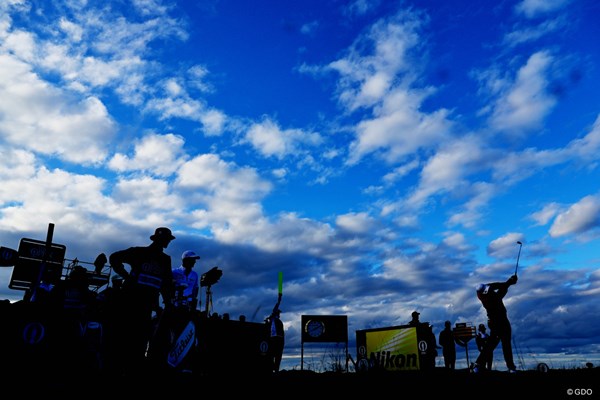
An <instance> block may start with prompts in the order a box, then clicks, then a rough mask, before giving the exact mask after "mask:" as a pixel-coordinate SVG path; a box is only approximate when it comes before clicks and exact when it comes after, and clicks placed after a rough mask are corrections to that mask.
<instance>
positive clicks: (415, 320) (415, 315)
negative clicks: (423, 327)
mask: <svg viewBox="0 0 600 400" xmlns="http://www.w3.org/2000/svg"><path fill="white" fill-rule="evenodd" d="M419 315H421V314H420V313H418V312H417V311H413V312H412V314H410V316H411V320H410V321H409V322H408V324H409V325H411V326H418V325H419V324H420V323H421V321H419Z"/></svg>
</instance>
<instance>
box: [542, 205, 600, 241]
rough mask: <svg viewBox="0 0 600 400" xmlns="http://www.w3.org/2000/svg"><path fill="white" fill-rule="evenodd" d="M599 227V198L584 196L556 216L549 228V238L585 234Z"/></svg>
mask: <svg viewBox="0 0 600 400" xmlns="http://www.w3.org/2000/svg"><path fill="white" fill-rule="evenodd" d="M598 226H600V197H599V196H585V197H584V198H582V199H581V200H579V201H578V202H577V203H575V204H573V205H572V206H571V207H569V208H568V209H567V210H566V211H565V212H562V213H560V214H558V216H557V217H556V219H555V220H554V223H553V224H552V226H551V227H550V236H552V237H560V236H565V235H572V234H582V233H586V232H588V231H590V230H592V229H597V228H598Z"/></svg>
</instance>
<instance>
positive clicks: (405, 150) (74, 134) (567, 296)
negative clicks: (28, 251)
mask: <svg viewBox="0 0 600 400" xmlns="http://www.w3.org/2000/svg"><path fill="white" fill-rule="evenodd" d="M599 12H600V5H598V4H597V2H595V1H591V0H589V1H587V0H581V1H575V0H571V1H569V0H547V1H539V0H524V1H502V2H498V1H479V2H475V3H474V2H471V1H458V0H456V1H455V0H451V1H443V2H442V1H439V2H436V1H417V0H415V1H369V0H357V1H327V2H323V1H313V0H306V1H301V2H295V1H256V2H245V1H196V2H187V1H180V2H176V1H169V2H163V1H159V0H133V1H106V0H105V1H81V0H79V1H62V0H57V1H52V2H47V1H26V0H7V1H3V2H2V3H1V4H0V155H1V158H2V160H3V162H2V163H1V164H0V178H1V180H2V185H0V245H2V246H5V247H9V248H14V249H16V248H17V247H18V245H19V241H20V239H21V238H35V239H40V240H44V239H45V238H46V231H47V229H48V226H49V224H50V223H52V224H54V226H55V228H54V242H55V243H59V244H64V245H66V247H67V255H66V256H67V258H69V259H74V258H77V259H79V260H82V261H89V262H92V261H93V260H94V259H95V257H96V256H97V255H98V254H99V253H106V254H110V253H111V252H113V251H116V250H119V249H122V248H126V247H129V246H133V245H145V244H147V243H149V236H150V235H151V234H152V233H153V232H154V229H155V228H157V227H159V226H168V227H170V228H171V229H172V230H173V232H174V234H175V236H176V237H177V239H176V240H175V241H173V242H172V243H171V245H170V246H169V247H168V248H167V250H166V251H167V253H169V254H170V255H171V256H172V259H173V265H174V266H177V265H178V264H179V260H180V255H181V253H182V252H183V251H184V250H187V249H191V250H194V251H196V252H198V253H199V254H200V255H201V256H202V259H201V260H199V261H198V263H197V264H196V267H195V268H196V270H197V271H198V272H199V273H203V272H205V271H207V270H209V269H210V268H212V267H213V266H219V268H220V269H222V270H223V277H222V278H221V280H220V282H219V283H218V284H217V285H215V286H214V287H213V302H214V304H213V307H214V308H213V310H214V311H216V312H219V313H225V312H228V313H230V314H231V315H232V316H234V317H235V316H238V315H240V314H245V315H246V316H248V317H253V319H254V320H255V321H262V320H263V318H264V317H266V316H267V315H268V314H269V312H270V310H271V308H272V307H273V305H274V303H275V301H276V300H277V276H278V272H280V271H282V272H283V275H284V285H283V286H284V295H283V301H282V305H281V307H282V309H283V311H284V312H283V314H282V319H283V320H284V322H285V325H286V335H287V336H286V351H285V357H286V358H285V360H284V365H285V366H286V367H287V368H293V367H294V366H297V365H298V363H299V360H298V358H297V357H298V355H299V352H300V329H301V327H300V318H301V315H306V314H323V315H330V314H331V315H338V314H343V315H348V323H349V337H350V339H351V343H350V352H351V354H355V353H354V352H355V349H354V348H353V347H352V345H353V340H354V331H355V330H359V329H367V328H375V327H385V326H391V325H401V324H405V323H407V322H408V321H409V320H410V314H411V312H412V311H413V310H419V311H420V312H421V319H422V320H423V321H429V322H431V323H432V324H433V326H434V331H435V332H436V335H437V333H439V331H440V330H441V329H443V323H444V321H445V320H447V319H449V320H451V321H452V322H453V323H454V322H470V323H473V324H475V325H477V324H478V323H480V322H485V314H484V312H483V310H482V307H481V306H480V304H479V303H478V302H477V299H476V296H475V290H474V288H475V286H476V285H477V284H478V283H480V282H492V281H499V280H505V279H507V278H508V277H509V276H510V275H511V274H512V273H513V272H514V268H515V263H516V258H517V252H518V250H519V246H518V245H517V241H521V242H522V243H523V246H522V253H521V256H520V263H519V277H520V279H519V283H518V284H517V285H516V286H514V287H512V288H511V290H510V292H509V295H508V296H507V298H506V304H507V308H508V311H509V316H510V319H511V320H512V322H513V333H514V339H515V343H516V345H517V347H518V349H519V350H520V352H521V354H522V357H523V359H524V360H525V362H526V363H532V362H538V361H539V362H542V361H543V362H547V363H548V364H549V365H551V367H552V366H556V367H560V366H563V365H564V363H567V362H568V363H572V364H574V365H576V366H581V365H583V364H584V363H585V362H587V361H595V362H600V358H599V357H598V354H599V353H600V352H599V346H600V326H599V325H598V324H597V321H598V320H600V302H599V301H598V294H599V293H600V283H599V279H600V275H599V271H598V267H597V265H598V262H599V260H600V252H599V251H598V246H597V243H598V238H599V233H600V229H599V228H600V192H599V187H598V182H599V181H598V178H599V175H600V174H599V170H598V168H599V167H598V161H599V160H600V151H599V150H600V119H599V114H600V96H599V95H598V93H600V46H599V44H598V43H600V41H599V40H598V39H599V38H600V26H599V25H598V24H597V15H599ZM11 273H12V268H11V267H5V268H2V269H0V279H1V282H2V285H1V286H0V295H1V296H3V297H4V298H9V299H11V300H18V299H20V298H22V296H23V293H22V292H20V291H14V290H11V289H9V288H8V282H9V280H10V276H11ZM203 304H204V299H203ZM203 307H204V305H203ZM473 346H474V344H473ZM473 351H474V352H476V350H473ZM460 356H461V355H460V352H459V359H460ZM496 358H497V359H498V360H499V362H498V363H496V366H497V367H498V368H499V369H502V368H503V367H504V365H503V362H502V361H500V359H501V351H500V350H499V349H498V350H497V351H496ZM438 363H443V359H442V358H441V357H440V358H439V359H438ZM459 367H460V365H459Z"/></svg>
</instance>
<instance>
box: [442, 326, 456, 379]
mask: <svg viewBox="0 0 600 400" xmlns="http://www.w3.org/2000/svg"><path fill="white" fill-rule="evenodd" d="M439 343H440V346H442V354H443V356H444V367H446V368H448V369H455V367H456V342H455V339H454V334H453V333H452V325H451V322H450V321H446V322H445V323H444V329H443V330H442V331H441V332H440V334H439Z"/></svg>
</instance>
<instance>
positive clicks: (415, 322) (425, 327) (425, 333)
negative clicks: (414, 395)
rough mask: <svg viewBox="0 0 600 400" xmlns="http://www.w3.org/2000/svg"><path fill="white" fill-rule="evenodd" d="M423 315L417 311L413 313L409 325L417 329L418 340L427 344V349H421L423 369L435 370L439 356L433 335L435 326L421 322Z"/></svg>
mask: <svg viewBox="0 0 600 400" xmlns="http://www.w3.org/2000/svg"><path fill="white" fill-rule="evenodd" d="M420 315H421V314H420V313H419V312H417V311H413V312H412V314H411V320H410V321H409V322H408V325H410V326H414V327H416V328H417V340H419V341H421V340H424V341H425V343H427V348H426V349H424V350H421V349H419V356H420V357H419V360H420V363H421V368H422V369H433V368H435V358H436V357H437V355H438V352H437V347H438V346H437V340H436V339H435V334H434V333H433V326H432V325H431V324H430V323H429V322H421V321H420V320H419V316H420Z"/></svg>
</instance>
